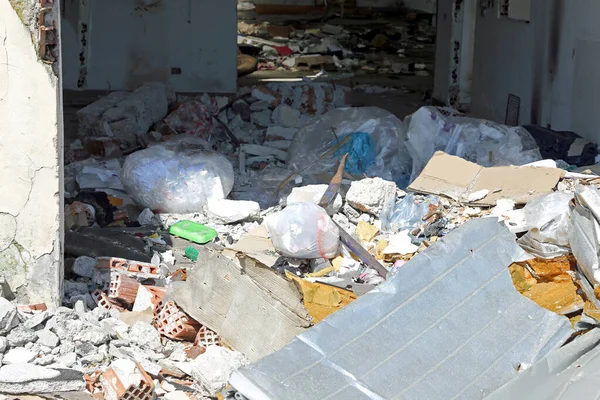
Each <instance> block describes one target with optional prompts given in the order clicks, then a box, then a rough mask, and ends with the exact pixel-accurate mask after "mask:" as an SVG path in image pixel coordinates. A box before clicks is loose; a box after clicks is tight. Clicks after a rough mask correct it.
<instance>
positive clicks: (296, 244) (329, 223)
mask: <svg viewBox="0 0 600 400" xmlns="http://www.w3.org/2000/svg"><path fill="white" fill-rule="evenodd" d="M265 225H266V227H267V231H268V232H269V236H270V237H271V241H272V242H273V246H274V247H275V249H276V250H277V251H279V252H280V253H281V254H283V255H284V256H286V257H291V258H301V259H315V258H325V259H331V258H333V257H335V256H336V255H337V254H338V250H339V243H340V231H339V229H338V227H337V226H336V225H335V223H334V222H333V220H332V219H331V218H330V217H329V215H327V212H326V211H325V210H324V209H323V208H321V207H319V206H318V205H316V204H314V203H310V202H304V203H295V204H292V205H289V206H287V207H286V208H285V209H284V210H283V211H280V212H278V213H275V214H272V215H269V216H268V217H267V218H266V220H265Z"/></svg>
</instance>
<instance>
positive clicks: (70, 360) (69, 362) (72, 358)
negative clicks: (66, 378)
mask: <svg viewBox="0 0 600 400" xmlns="http://www.w3.org/2000/svg"><path fill="white" fill-rule="evenodd" d="M56 362H57V364H59V365H61V366H64V367H66V368H70V367H72V366H73V365H75V364H76V363H77V354H76V353H67V354H65V355H63V356H60V357H58V358H57V359H56Z"/></svg>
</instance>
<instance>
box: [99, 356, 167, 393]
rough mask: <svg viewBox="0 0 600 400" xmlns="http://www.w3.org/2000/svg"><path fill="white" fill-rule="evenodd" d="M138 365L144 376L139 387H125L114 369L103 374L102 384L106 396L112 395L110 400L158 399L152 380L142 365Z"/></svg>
mask: <svg viewBox="0 0 600 400" xmlns="http://www.w3.org/2000/svg"><path fill="white" fill-rule="evenodd" d="M136 365H137V368H138V370H139V372H140V373H141V375H142V380H141V381H140V383H139V385H137V386H133V385H132V386H129V387H125V386H124V384H123V382H122V381H121V378H120V377H119V375H118V374H117V372H116V371H115V370H114V369H112V368H109V369H107V370H106V372H104V374H102V378H101V383H102V387H103V389H104V394H105V395H109V394H110V396H109V399H110V400H154V399H155V398H156V395H155V393H154V382H153V381H152V378H150V376H148V374H147V373H146V371H144V369H143V368H142V366H141V365H140V364H138V363H136Z"/></svg>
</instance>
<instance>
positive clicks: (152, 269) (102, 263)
mask: <svg viewBox="0 0 600 400" xmlns="http://www.w3.org/2000/svg"><path fill="white" fill-rule="evenodd" d="M96 268H100V269H111V270H117V271H122V272H127V273H133V274H144V275H148V276H149V277H150V276H155V277H158V275H159V273H160V269H159V268H158V266H157V265H152V264H149V263H144V262H141V261H132V260H126V259H124V258H116V257H98V265H97V266H96Z"/></svg>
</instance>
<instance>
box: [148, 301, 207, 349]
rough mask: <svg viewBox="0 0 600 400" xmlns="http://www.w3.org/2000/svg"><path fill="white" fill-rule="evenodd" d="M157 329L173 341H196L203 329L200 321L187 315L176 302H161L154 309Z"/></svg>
mask: <svg viewBox="0 0 600 400" xmlns="http://www.w3.org/2000/svg"><path fill="white" fill-rule="evenodd" d="M154 324H155V326H156V329H158V331H159V332H160V333H161V334H162V335H163V336H166V337H168V338H169V339H172V340H182V341H188V342H191V341H194V340H195V339H196V335H197V334H198V331H199V330H200V328H201V325H200V323H199V322H198V321H196V320H195V319H193V318H192V317H190V316H189V315H187V314H186V313H185V312H184V311H183V310H182V309H181V308H179V306H177V304H175V302H174V301H168V302H166V303H164V302H160V303H159V304H158V306H157V307H156V308H155V309H154Z"/></svg>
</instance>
